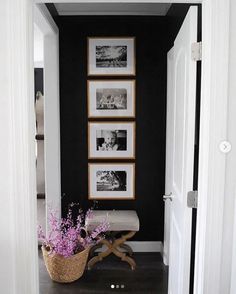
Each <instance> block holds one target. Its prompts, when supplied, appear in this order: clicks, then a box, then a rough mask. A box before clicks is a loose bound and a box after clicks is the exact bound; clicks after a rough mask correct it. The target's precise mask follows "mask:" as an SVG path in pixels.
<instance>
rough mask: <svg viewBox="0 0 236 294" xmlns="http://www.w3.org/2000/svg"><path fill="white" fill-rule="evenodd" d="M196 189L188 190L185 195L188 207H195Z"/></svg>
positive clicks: (196, 199) (196, 200)
mask: <svg viewBox="0 0 236 294" xmlns="http://www.w3.org/2000/svg"><path fill="white" fill-rule="evenodd" d="M197 202H198V191H189V192H188V195H187V206H188V207H190V208H197Z"/></svg>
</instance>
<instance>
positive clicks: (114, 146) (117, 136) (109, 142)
mask: <svg viewBox="0 0 236 294" xmlns="http://www.w3.org/2000/svg"><path fill="white" fill-rule="evenodd" d="M96 139H97V150H99V151H115V150H121V151H126V150H127V130H97V131H96Z"/></svg>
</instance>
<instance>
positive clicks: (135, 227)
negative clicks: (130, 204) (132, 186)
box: [85, 210, 139, 232]
mask: <svg viewBox="0 0 236 294" xmlns="http://www.w3.org/2000/svg"><path fill="white" fill-rule="evenodd" d="M104 219H106V220H107V221H108V223H109V225H110V226H109V231H135V232H137V231H139V218H138V215H137V213H136V211H135V210H93V216H92V217H91V218H90V219H87V220H86V223H85V226H86V228H87V230H88V231H91V230H93V229H94V228H95V227H97V226H98V225H99V224H100V223H101V222H103V221H104Z"/></svg>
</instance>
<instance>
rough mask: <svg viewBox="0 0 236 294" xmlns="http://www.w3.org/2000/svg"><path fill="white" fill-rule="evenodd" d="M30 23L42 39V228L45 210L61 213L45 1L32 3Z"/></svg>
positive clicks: (55, 57)
mask: <svg viewBox="0 0 236 294" xmlns="http://www.w3.org/2000/svg"><path fill="white" fill-rule="evenodd" d="M34 23H35V24H36V25H37V27H38V28H39V30H40V31H41V32H42V34H43V42H44V153H45V154H44V158H45V195H46V199H45V200H46V220H47V221H46V227H47V229H48V212H49V209H50V207H56V209H57V210H56V211H57V213H58V216H59V217H60V215H61V168H60V166H61V157H60V105H59V30H58V27H57V25H56V24H55V22H54V20H53V18H52V16H51V14H50V13H49V11H48V9H47V8H46V6H45V4H36V5H35V6H34Z"/></svg>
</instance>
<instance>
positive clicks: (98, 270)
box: [39, 250, 168, 294]
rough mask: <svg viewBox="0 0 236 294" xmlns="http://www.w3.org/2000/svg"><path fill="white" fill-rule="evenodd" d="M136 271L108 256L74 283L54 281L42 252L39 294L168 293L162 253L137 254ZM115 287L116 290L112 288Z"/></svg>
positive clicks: (166, 272)
mask: <svg viewBox="0 0 236 294" xmlns="http://www.w3.org/2000/svg"><path fill="white" fill-rule="evenodd" d="M134 258H135V261H136V263H137V267H136V270H134V271H132V270H131V269H130V267H129V265H128V264H126V263H125V262H122V261H121V260H119V259H118V258H117V257H116V256H108V257H107V258H105V259H104V260H103V261H102V262H100V263H97V264H96V265H95V266H94V267H93V268H92V269H91V270H90V271H88V270H86V271H85V272H84V275H83V276H82V277H81V278H80V279H79V280H78V281H76V282H73V283H71V284H59V283H56V282H53V281H51V279H50V277H49V275H48V273H47V270H46V268H45V265H44V262H43V257H42V253H41V250H39V285H40V287H39V289H40V291H39V293H40V294H78V293H83V294H86V293H88V294H93V293H101V294H107V293H135V294H154V293H155V294H167V277H168V271H167V267H165V266H164V264H163V263H162V258H161V255H160V254H159V253H135V254H134ZM111 285H114V287H115V288H113V289H112V288H111Z"/></svg>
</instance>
